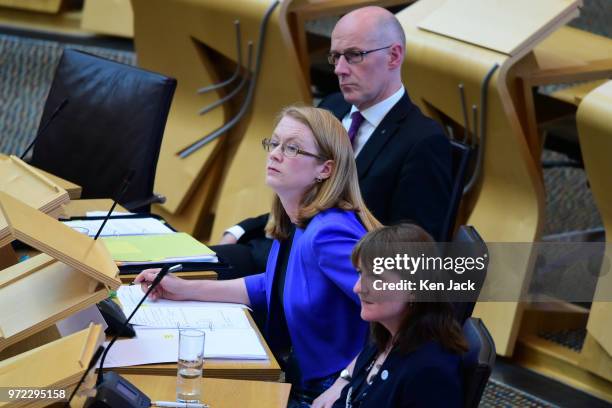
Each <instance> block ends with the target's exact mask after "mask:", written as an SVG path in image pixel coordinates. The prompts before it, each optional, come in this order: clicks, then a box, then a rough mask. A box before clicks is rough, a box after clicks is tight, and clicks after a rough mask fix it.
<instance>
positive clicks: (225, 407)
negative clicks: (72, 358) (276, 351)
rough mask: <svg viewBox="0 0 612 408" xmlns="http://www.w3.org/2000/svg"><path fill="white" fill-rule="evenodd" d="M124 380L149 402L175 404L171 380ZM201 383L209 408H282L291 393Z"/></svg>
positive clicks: (256, 385)
mask: <svg viewBox="0 0 612 408" xmlns="http://www.w3.org/2000/svg"><path fill="white" fill-rule="evenodd" d="M124 378H125V379H127V380H128V381H129V382H131V383H132V384H134V385H135V386H136V387H137V388H138V389H140V390H141V391H142V392H144V393H145V394H147V396H148V397H149V398H151V400H152V401H160V400H161V401H176V378H175V377H174V376H172V377H170V376H153V375H135V374H128V375H124ZM202 382H203V390H202V391H203V397H202V400H203V402H204V403H206V404H208V405H209V406H210V407H211V408H236V407H240V408H277V407H278V408H284V407H286V406H287V400H288V399H289V391H290V389H291V384H284V383H273V382H261V381H238V380H220V379H214V378H204V379H202ZM82 403H83V401H82V400H81V401H76V400H75V401H74V402H73V403H72V404H71V405H72V406H73V407H80V406H82Z"/></svg>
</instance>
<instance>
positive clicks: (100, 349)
mask: <svg viewBox="0 0 612 408" xmlns="http://www.w3.org/2000/svg"><path fill="white" fill-rule="evenodd" d="M103 351H104V346H102V345H101V346H99V347H98V349H97V350H96V352H95V353H94V355H93V356H92V357H91V360H89V364H88V365H87V369H86V370H85V372H84V373H83V375H82V376H81V379H80V380H79V382H78V383H77V385H76V387H75V388H74V390H73V391H72V394H70V398H68V401H66V403H65V404H64V408H70V402H71V401H72V399H73V398H74V396H75V395H76V393H77V391H78V389H79V387H80V386H81V384H83V381H85V377H87V374H89V372H90V371H91V369H92V368H94V366H95V365H96V362H97V361H98V359H99V358H100V356H101V355H102V352H103Z"/></svg>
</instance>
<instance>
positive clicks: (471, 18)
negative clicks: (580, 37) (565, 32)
mask: <svg viewBox="0 0 612 408" xmlns="http://www.w3.org/2000/svg"><path fill="white" fill-rule="evenodd" d="M579 6H582V1H580V0H538V1H537V2H533V1H531V0H513V1H482V0H453V1H448V2H446V3H445V4H444V5H443V6H441V7H438V8H437V9H436V10H434V11H433V12H432V13H430V14H429V15H428V16H427V17H425V18H424V19H423V20H421V22H420V23H419V24H418V27H419V28H421V29H424V30H428V31H431V32H433V33H437V34H440V35H444V36H447V37H450V38H453V39H456V40H461V41H465V42H467V43H469V44H474V45H476V46H478V47H482V48H488V49H490V50H493V51H496V52H500V53H502V54H506V55H516V54H518V53H521V51H522V50H523V49H525V48H532V47H533V46H534V45H535V43H536V42H538V41H540V40H541V39H542V38H543V37H545V36H546V34H548V33H550V31H551V30H555V29H556V28H558V27H559V21H561V22H562V23H565V22H566V21H568V20H569V19H573V18H575V17H578V7H579Z"/></svg>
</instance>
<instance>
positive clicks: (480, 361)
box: [462, 317, 495, 408]
mask: <svg viewBox="0 0 612 408" xmlns="http://www.w3.org/2000/svg"><path fill="white" fill-rule="evenodd" d="M463 335H464V336H465V339H466V340H467V342H468V345H469V349H468V351H467V352H466V353H465V354H464V355H463V358H462V372H463V373H462V374H463V405H464V407H465V408H475V407H477V406H478V404H479V403H480V399H481V398H482V394H483V392H484V389H485V387H486V385H487V381H488V380H489V377H490V376H491V371H492V370H493V365H494V364H495V343H494V342H493V338H492V337H491V334H490V333H489V331H488V330H487V328H486V326H485V325H484V323H483V322H482V320H480V319H476V318H473V317H472V318H470V319H468V320H467V321H466V322H465V324H464V325H463Z"/></svg>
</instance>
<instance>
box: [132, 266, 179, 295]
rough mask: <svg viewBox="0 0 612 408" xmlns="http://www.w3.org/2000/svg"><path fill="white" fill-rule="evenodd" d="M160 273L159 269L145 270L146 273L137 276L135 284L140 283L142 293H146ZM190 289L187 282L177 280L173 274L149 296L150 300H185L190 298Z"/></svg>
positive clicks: (166, 277) (163, 280) (167, 276)
mask: <svg viewBox="0 0 612 408" xmlns="http://www.w3.org/2000/svg"><path fill="white" fill-rule="evenodd" d="M159 271H161V269H159V268H157V269H145V270H144V271H142V272H140V273H139V274H138V276H136V279H134V284H138V283H139V284H140V287H141V289H142V291H143V292H145V293H146V292H147V290H149V287H150V286H151V283H152V282H153V281H154V280H155V277H156V276H157V274H158V273H159ZM188 288H189V282H188V281H187V280H185V279H181V278H177V277H176V276H174V275H172V274H167V275H166V276H164V278H163V279H162V280H161V282H159V285H157V286H156V287H155V289H153V291H152V292H151V293H150V294H149V298H150V299H152V300H155V299H170V300H185V299H188V298H189V295H188Z"/></svg>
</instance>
